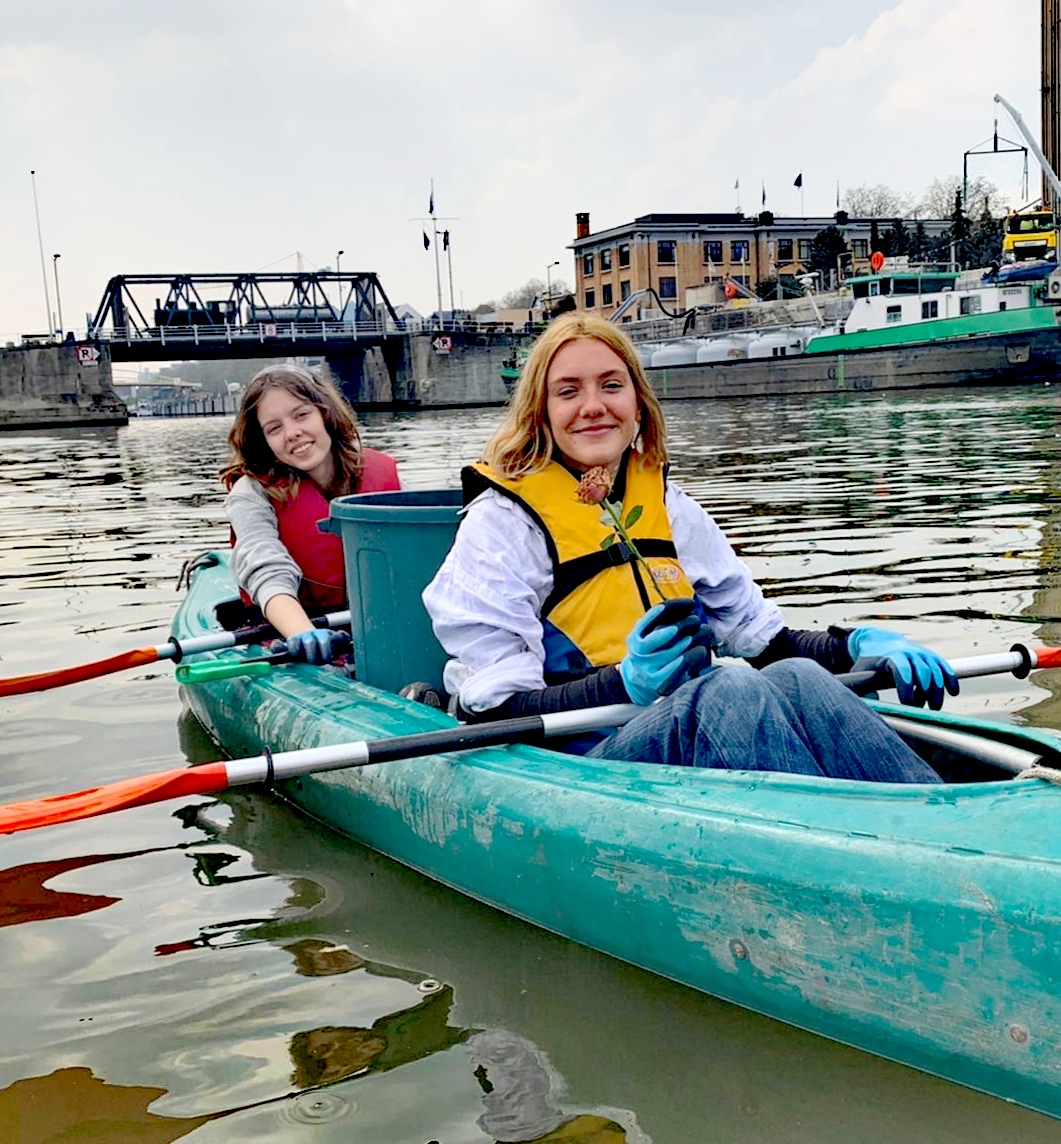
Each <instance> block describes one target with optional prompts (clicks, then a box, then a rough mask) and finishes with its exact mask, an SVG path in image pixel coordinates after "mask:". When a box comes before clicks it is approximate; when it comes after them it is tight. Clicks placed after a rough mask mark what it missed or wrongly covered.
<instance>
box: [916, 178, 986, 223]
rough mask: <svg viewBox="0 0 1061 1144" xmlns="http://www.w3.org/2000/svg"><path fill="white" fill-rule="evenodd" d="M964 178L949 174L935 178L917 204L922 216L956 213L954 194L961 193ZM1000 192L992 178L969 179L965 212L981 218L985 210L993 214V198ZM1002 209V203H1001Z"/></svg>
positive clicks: (943, 215) (946, 215)
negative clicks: (941, 177)
mask: <svg viewBox="0 0 1061 1144" xmlns="http://www.w3.org/2000/svg"><path fill="white" fill-rule="evenodd" d="M961 190H962V180H961V176H960V175H947V176H946V177H945V178H943V179H933V180H932V182H931V183H930V184H929V185H928V186H927V187H926V188H925V193H924V194H923V195H922V196H921V199H920V201H919V202H918V204H917V214H918V216H919V217H920V218H950V217H951V215H952V214H953V213H954V196H955V195H960V194H961ZM997 194H998V188H997V187H996V186H995V184H994V183H992V182H991V181H990V179H985V178H984V177H983V176H982V175H977V176H976V178H975V179H970V180H969V186H968V192H967V196H966V199H965V204H964V205H965V214H966V215H967V216H968V217H969V218H980V217H981V216H982V215H983V214H984V213H985V212H986V213H988V214H991V213H992V211H991V205H992V203H991V199H992V197H993V196H995V195H997ZM999 209H1001V204H999Z"/></svg>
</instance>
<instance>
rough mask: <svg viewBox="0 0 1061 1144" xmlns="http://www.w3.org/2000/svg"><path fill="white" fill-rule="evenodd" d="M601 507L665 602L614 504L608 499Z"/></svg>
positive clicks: (660, 589) (654, 578) (664, 597)
mask: <svg viewBox="0 0 1061 1144" xmlns="http://www.w3.org/2000/svg"><path fill="white" fill-rule="evenodd" d="M601 507H602V508H603V509H604V511H605V512H606V513H607V515H608V518H609V520H611V522H612V528H614V529H615V532H616V535H617V536H618V537H619V539H620V540H621V541H622V542H623V544H625V545H626V547H627V548H629V549H630V551H631V552H632V553H633V556H634V559H635V560H636V561H637V562H638V563H639V564H640V565H641V567H642V568H644V570H645V575H646V576H647V577H648V579H649V583H651V585H652V587H653V588H655V590H656V595H657V596H659V598H660V600H662V601H663V603H666V602H667V597H666V596H665V595H664V594H663V589H662V588H661V587H660V586H659V584H658V583H657V581H656V577H655V576H653V575H652V569H651V568H649V566H648V564H647V563H646V562H645V558H644V557H643V556H642V555H641V553H640V552H638V550H637V545H636V544H635V543H634V542H633V540H631V539H630V534H629V533H628V532H627V531H626V529H625V528H624V527H623V521H622V517H621V516H620V515H619V513H618V510H617V509H616V506H615V505H614V504H613V503H612V502H611V501H610V500H606V501H604V502H603V503H602V506H601Z"/></svg>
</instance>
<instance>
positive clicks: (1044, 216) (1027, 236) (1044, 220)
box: [1002, 210, 1057, 262]
mask: <svg viewBox="0 0 1061 1144" xmlns="http://www.w3.org/2000/svg"><path fill="white" fill-rule="evenodd" d="M1031 258H1050V259H1053V260H1054V261H1055V262H1056V261H1057V217H1056V216H1055V215H1054V212H1053V211H1047V210H1024V211H1013V212H1012V213H1011V214H1010V215H1008V216H1007V217H1006V223H1005V228H1004V230H1003V233H1002V260H1003V261H1004V262H1026V261H1028V260H1029V259H1031Z"/></svg>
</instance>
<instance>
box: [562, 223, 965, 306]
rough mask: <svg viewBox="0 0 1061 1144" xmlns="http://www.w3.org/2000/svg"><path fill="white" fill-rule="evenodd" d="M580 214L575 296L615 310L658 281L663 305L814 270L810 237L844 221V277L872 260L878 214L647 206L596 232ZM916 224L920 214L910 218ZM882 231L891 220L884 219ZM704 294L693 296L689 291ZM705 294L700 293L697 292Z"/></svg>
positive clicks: (928, 226)
mask: <svg viewBox="0 0 1061 1144" xmlns="http://www.w3.org/2000/svg"><path fill="white" fill-rule="evenodd" d="M575 218H576V229H577V234H578V237H577V238H576V239H575V241H574V242H572V243H571V244H570V246H569V247H568V249H569V250H572V251H573V252H574V255H575V298H576V299H577V301H578V306H579V309H581V310H591V311H595V312H597V313H599V314H602V315H603V316H604V317H608V316H609V315H610V314H611V313H613V312H614V310H615V308H616V307H617V306H619V305H621V304H622V303H623V302H624V301H625V300H626V299H627V298H628V297H629V296H630V295H631V294H635V293H637V291H639V290H645V289H648V288H649V287H652V288H653V289H654V290H655V291H656V293H657V294H658V295H659V297H660V300H661V301H662V302H663V305H664V306H667V307H670V306H674V307H675V308H677V309H686V308H687V307H688V306H690V305H693V304H695V302H697V301H700V300H702V297H703V293H704V292H703V290H702V287H703V286H705V285H712V284H721V283H722V282H723V281H724V280H725V279H726V278H727V277H730V278H734V279H736V280H737V281H738V282H741V283H742V284H744V285H745V286H747V287H748V288H749V289H752V290H754V289H755V286H756V283H758V282H761V281H762V280H764V279H772V278H777V277H779V276H781V275H786V276H788V275H791V276H795V275H798V274H803V273H805V272H806V270H807V263H808V261H809V259H810V253H811V242H812V240H813V239H814V236H815V235H816V234H818V233H819V231H822V230H824V229H825V228H826V227H828V226H838V227H839V229H840V230H841V232H842V233H843V235H844V238H845V239H846V240H847V244H848V247H849V249H850V251H851V253H850V255H849V256H844V257H843V258H842V259H841V262H842V265H841V266H840V267H838V271H839V272H840V273H841V274H842V276H843V277H847V276H849V275H850V274H852V273H857V272H860V271H865V270H867V269H868V267H869V256H870V249H869V244H870V233H871V229H872V225H873V222H874V221H875V220H873V219H868V218H848V216H847V215H846V214H845V213H844V212H843V211H840V212H838V213H837V214H836V215H830V216H828V217H826V218H775V217H774V216H773V215H772V214H771V213H770V212H768V211H764V212H763V214H761V215H759V216H758V217H752V216H748V215H742V214H736V213H734V214H648V215H642V216H641V217H640V218H636V219H634V221H633V222H629V223H624V224H623V225H622V226H616V227H611V228H610V229H609V230H601V231H597V232H596V233H591V232H590V227H589V215H588V214H579V215H576V216H575ZM904 221H905V223H906V226H907V229H908V230H910V231H911V232H912V231H913V229H914V227H915V226H916V225H917V221H918V220H911V219H907V220H904ZM876 222H877V226H878V228H879V232H880V234H881V235H883V234H885V232H886V231H888V230H889V229H890V228H891V226H892V221H891V220H890V219H877V220H876ZM920 222H921V224H922V226H923V227H924V229H925V233H926V235H927V236H928V237H929V238H936V237H938V236H939V235H941V234H943V233H944V231H946V229H947V228H948V226H949V225H950V222H949V221H948V220H946V219H943V220H937V219H927V220H926V219H922V220H920ZM690 290H696V291H697V294H695V295H693V296H692V297H689V295H688V292H689V291H690ZM698 295H699V297H698Z"/></svg>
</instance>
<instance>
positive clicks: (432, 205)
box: [420, 179, 453, 326]
mask: <svg viewBox="0 0 1061 1144" xmlns="http://www.w3.org/2000/svg"><path fill="white" fill-rule="evenodd" d="M420 201H421V202H423V199H421V200H420ZM428 207H429V210H428V212H427V213H428V214H429V215H430V216H431V230H432V231H433V232H434V236H435V290H436V291H437V293H438V321H439V325H440V326H441V324H442V269H441V267H440V266H439V262H438V224H437V223H436V222H435V180H434V179H432V180H431V198H430V200H429V202H428ZM450 308H451V309H452V307H450ZM452 316H453V315H452V314H451V315H450V317H451V318H452Z"/></svg>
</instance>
